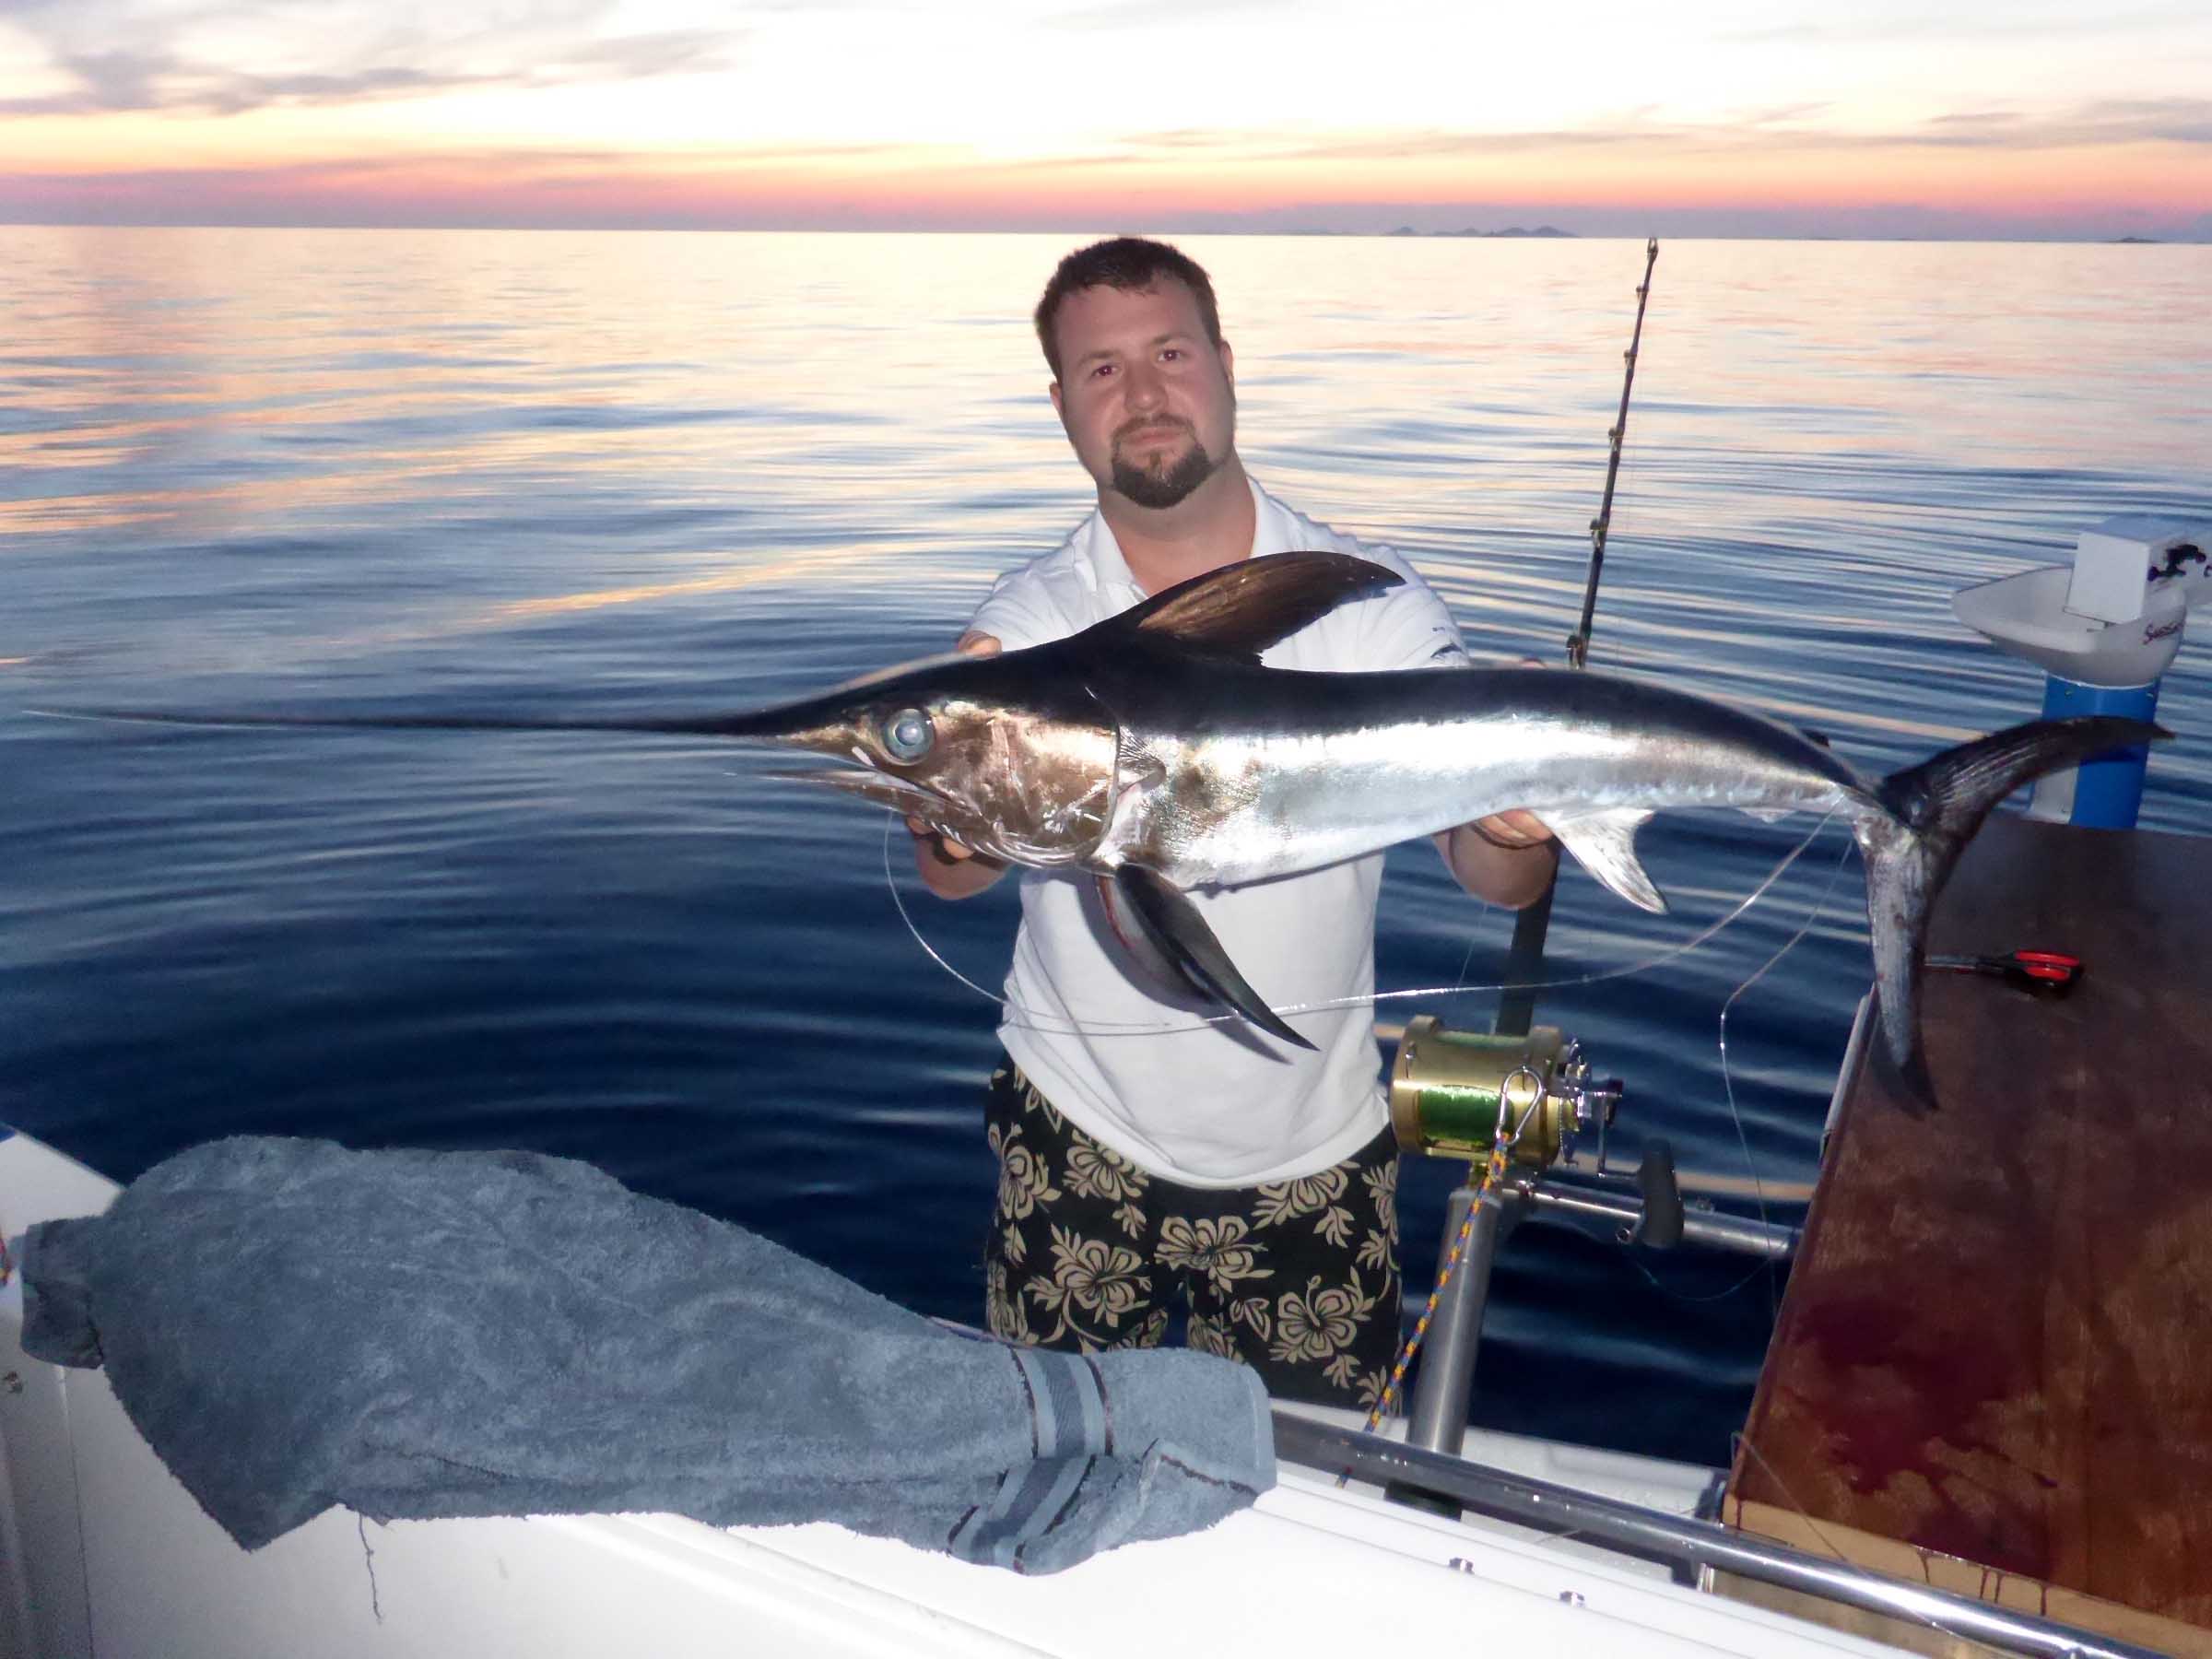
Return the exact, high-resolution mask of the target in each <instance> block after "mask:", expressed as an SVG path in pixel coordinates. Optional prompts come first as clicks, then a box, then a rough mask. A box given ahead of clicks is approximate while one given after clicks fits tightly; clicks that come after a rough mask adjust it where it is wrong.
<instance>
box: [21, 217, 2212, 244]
mask: <svg viewBox="0 0 2212 1659" xmlns="http://www.w3.org/2000/svg"><path fill="white" fill-rule="evenodd" d="M0 227H7V228H15V227H22V228H27V229H74V230H86V229H94V230H458V231H490V232H499V233H511V232H515V231H524V232H530V233H534V234H538V233H542V234H548V235H559V234H575V233H583V234H588V235H594V236H607V235H659V234H669V233H674V234H679V235H700V236H1069V235H1074V236H1085V235H1092V234H1098V233H1100V225H1098V224H1096V223H1091V224H1071V225H1062V226H1055V225H1041V226H1027V225H1025V226H1009V225H975V226H946V225H933V226H916V225H696V224H622V223H601V222H592V223H583V224H573V225H562V224H547V223H521V224H500V223H497V222H494V221H481V220H477V221H465V222H464V221H455V220H450V219H447V220H439V219H426V220H411V219H382V220H376V219H365V220H350V219H292V218H253V219H248V218H236V219H131V218H90V217H86V218H13V217H9V216H6V215H0ZM1106 233H1108V234H1112V233H1113V232H1106ZM1153 234H1156V235H1159V236H1249V237H1277V238H1282V239H1286V240H1288V239H1304V238H1309V237H1343V238H1367V239H1371V240H1373V241H1646V240H1650V239H1653V238H1655V239H1657V240H1659V241H1824V242H1957V243H1965V244H1971V243H1976V242H1983V243H1996V244H2007V245H2008V244H2014V243H2039V244H2048V245H2063V246H2085V247H2204V246H2207V245H2212V232H2206V233H2199V234H2192V233H2185V232H2166V233H2161V234H2156V235H2145V234H2142V233H2139V232H2128V233H2125V234H2123V235H2118V236H2114V235H2111V234H2105V235H2096V234H2091V233H2088V232H2081V233H2076V234H2064V233H2051V232H2037V231H2027V230H2023V231H2021V232H2019V233H2018V234H2017V235H2009V236H2006V235H1996V234H1988V233H1984V234H1979V235H1971V236H1963V235H1960V236H1954V235H1944V234H1941V233H1935V232H1909V231H1899V232H1895V233H1892V234H1889V235H1871V234H1867V233H1865V232H1859V233H1851V234H1846V233H1841V232H1835V233H1821V232H1807V231H1779V230H1778V231H1758V230H1743V231H1735V232H1730V233H1726V234H1721V233H1716V232H1713V231H1700V230H1675V231H1642V230H1637V231H1613V232H1591V231H1581V230H1568V229H1560V228H1558V227H1551V226H1540V227H1535V228H1531V227H1525V226H1519V225H1514V226H1508V227H1506V228H1504V229H1499V230H1477V229H1473V228H1469V229H1461V230H1420V229H1413V228H1411V227H1402V228H1401V227H1394V228H1393V229H1388V230H1338V229H1329V228H1327V227H1325V226H1298V227H1293V228H1289V229H1273V228H1269V229H1252V228H1248V227H1241V226H1232V225H1220V226H1209V225H1193V226H1182V227H1178V228H1176V229H1159V230H1156V231H1154V232H1153Z"/></svg>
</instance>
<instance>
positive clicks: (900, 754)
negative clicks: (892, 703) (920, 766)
mask: <svg viewBox="0 0 2212 1659" xmlns="http://www.w3.org/2000/svg"><path fill="white" fill-rule="evenodd" d="M879 735H880V736H881V737H882V739H883V747H884V748H885V749H886V750H887V751H888V753H889V755H890V757H891V759H894V760H919V759H922V757H923V756H924V755H926V754H928V753H929V750H930V746H931V745H932V744H934V743H935V742H936V740H937V734H936V731H935V728H934V727H932V726H931V725H930V724H929V715H928V713H927V712H925V711H924V710H921V709H900V710H899V711H898V712H896V713H893V714H887V715H885V716H884V717H883V724H882V726H881V728H880V731H879Z"/></svg>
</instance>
